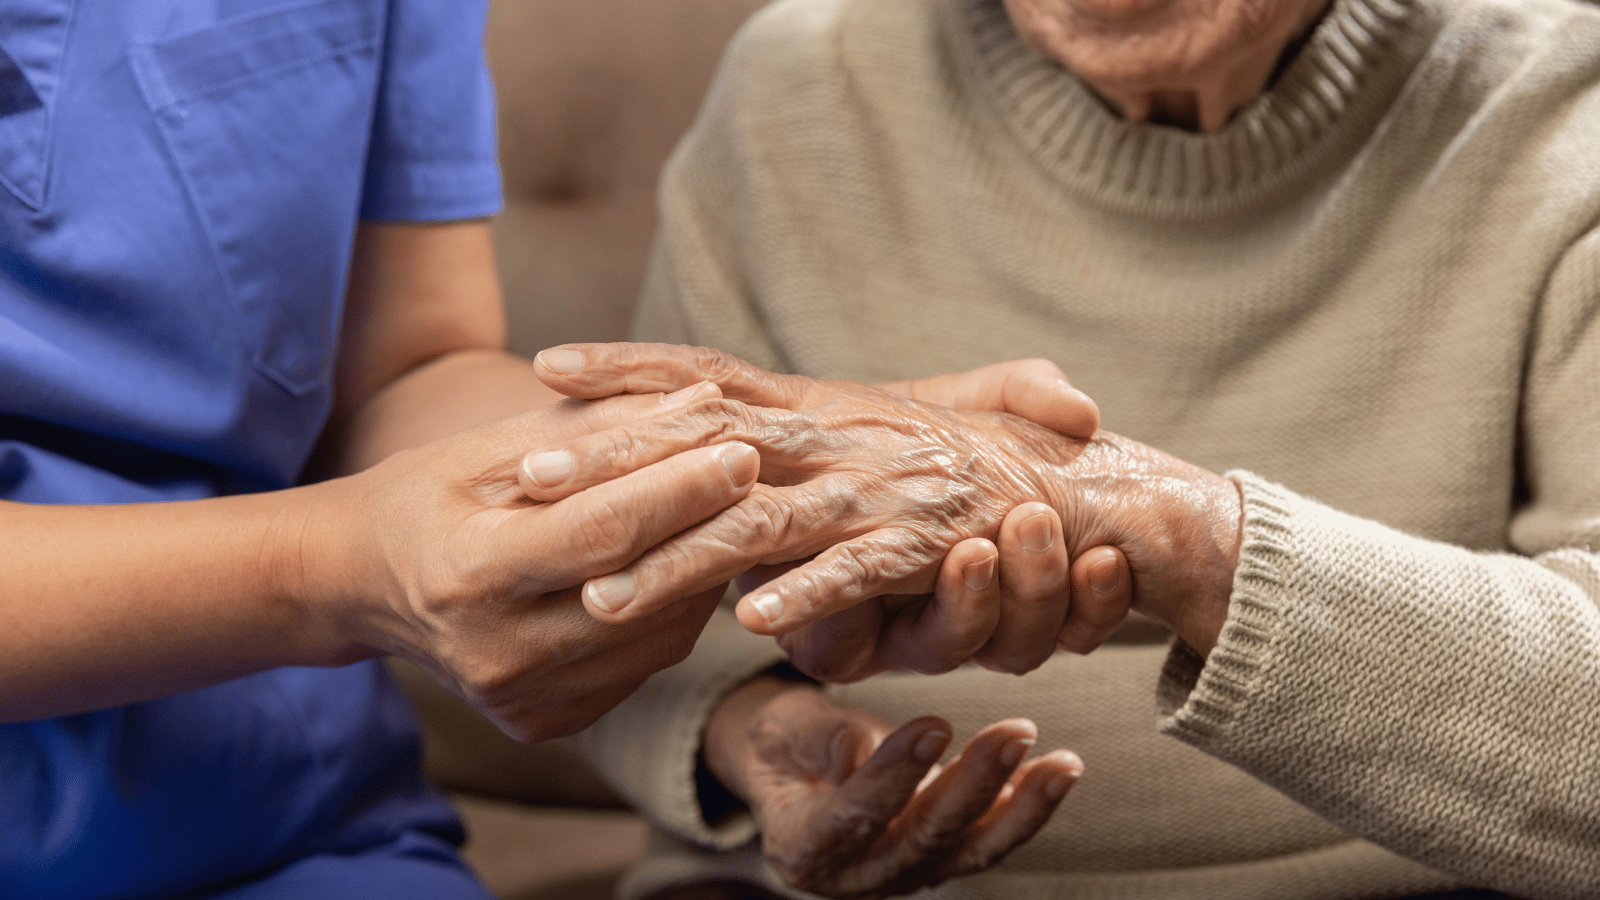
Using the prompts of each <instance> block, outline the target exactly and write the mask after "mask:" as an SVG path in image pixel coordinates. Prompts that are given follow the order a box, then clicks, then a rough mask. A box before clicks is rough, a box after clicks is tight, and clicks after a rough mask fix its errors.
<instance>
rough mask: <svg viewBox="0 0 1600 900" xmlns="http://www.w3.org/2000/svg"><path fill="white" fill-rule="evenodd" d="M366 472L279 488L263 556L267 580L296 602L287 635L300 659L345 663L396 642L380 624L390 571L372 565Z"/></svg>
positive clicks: (388, 649)
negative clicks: (382, 574)
mask: <svg viewBox="0 0 1600 900" xmlns="http://www.w3.org/2000/svg"><path fill="white" fill-rule="evenodd" d="M366 480H369V479H368V477H367V476H365V475H353V476H346V477H344V478H336V479H331V480H328V481H322V482H318V483H316V484H312V485H306V486H303V487H297V488H292V489H290V490H287V491H282V492H280V497H281V499H282V501H283V503H282V504H281V507H280V509H279V511H278V513H277V515H276V516H275V518H274V521H273V523H272V526H271V529H270V532H269V535H268V537H267V538H266V539H265V540H264V541H263V552H262V556H263V558H264V559H266V560H270V562H269V563H268V565H269V566H270V568H269V572H268V579H267V583H268V584H269V585H271V590H272V591H273V593H274V594H275V596H276V597H277V598H278V599H279V602H281V603H284V604H286V605H288V606H289V607H291V608H292V609H293V610H294V613H293V616H292V618H293V621H294V622H295V623H296V624H295V627H294V629H293V630H292V632H291V633H290V634H289V635H288V637H287V640H288V642H289V644H290V645H291V646H290V648H289V650H290V652H291V653H293V654H294V656H295V657H296V658H297V659H298V661H299V662H300V664H303V665H313V666H342V665H348V664H350V663H352V662H357V661H359V660H362V659H368V658H371V657H374V656H378V655H382V654H385V653H393V652H395V650H396V649H397V648H395V647H391V646H388V644H389V643H390V642H388V641H386V640H385V639H384V638H383V637H382V635H383V633H384V631H385V629H382V628H379V627H375V626H374V621H375V619H376V618H377V615H376V613H375V610H376V609H377V608H378V607H379V606H381V605H382V604H381V603H380V602H379V601H378V600H377V597H378V595H379V593H380V590H381V586H382V585H383V584H384V583H385V580H384V579H381V578H379V577H378V576H377V573H375V572H374V571H373V567H372V562H371V561H372V558H373V557H374V555H375V553H374V551H373V550H372V547H371V545H372V543H373V541H372V528H373V524H372V520H371V516H370V514H369V513H368V512H367V511H366V510H365V508H364V507H365V504H364V503H363V502H362V501H363V494H364V491H365V488H366V487H367V486H366V485H365V484H363V482H364V481H366Z"/></svg>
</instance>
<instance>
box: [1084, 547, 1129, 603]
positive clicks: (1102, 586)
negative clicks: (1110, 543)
mask: <svg viewBox="0 0 1600 900" xmlns="http://www.w3.org/2000/svg"><path fill="white" fill-rule="evenodd" d="M1121 586H1122V566H1121V565H1120V564H1118V563H1117V558H1116V557H1115V556H1111V555H1107V556H1106V557H1105V558H1103V559H1101V560H1100V561H1099V562H1097V563H1094V564H1092V565H1090V566H1089V587H1091V588H1093V589H1094V591H1095V593H1097V594H1110V593H1114V592H1115V591H1116V590H1117V588H1118V587H1121Z"/></svg>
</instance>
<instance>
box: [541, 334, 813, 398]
mask: <svg viewBox="0 0 1600 900" xmlns="http://www.w3.org/2000/svg"><path fill="white" fill-rule="evenodd" d="M534 370H535V372H536V373H537V374H538V376H539V380H540V381H543V382H544V383H545V385H546V386H548V387H549V388H550V389H552V390H555V391H559V392H561V393H563V394H566V395H567V396H569V397H579V398H582V399H586V400H588V399H595V398H599V397H609V396H612V395H613V394H647V393H652V392H655V391H676V390H679V389H682V388H685V387H688V386H689V385H692V384H695V383H697V382H701V381H710V382H714V383H715V384H717V385H718V386H719V387H720V388H721V389H722V391H723V393H724V394H726V395H727V396H729V397H732V398H734V399H737V400H743V401H746V402H748V403H755V404H757V405H760V406H775V407H781V408H783V409H795V408H798V407H799V406H801V405H803V404H804V402H805V400H806V397H807V396H808V395H809V392H810V390H811V387H812V385H815V384H816V382H814V381H812V380H811V379H809V378H801V377H798V376H792V375H779V374H777V373H774V372H769V371H767V370H766V369H763V368H761V367H759V366H755V365H752V364H750V363H747V362H745V361H744V360H742V359H739V358H738V357H736V356H733V355H730V354H727V353H723V352H722V351H720V350H713V349H710V348H708V347H689V346H681V345H677V344H628V343H616V344H563V345H561V346H559V347H551V348H549V349H547V350H543V351H540V353H539V355H538V356H536V357H534Z"/></svg>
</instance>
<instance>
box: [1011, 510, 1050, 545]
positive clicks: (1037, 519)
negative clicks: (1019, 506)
mask: <svg viewBox="0 0 1600 900" xmlns="http://www.w3.org/2000/svg"><path fill="white" fill-rule="evenodd" d="M1055 531H1056V530H1055V529H1054V528H1052V527H1051V526H1050V516H1049V515H1047V514H1045V513H1039V514H1038V515H1034V516H1029V517H1028V520H1027V521H1026V522H1023V523H1022V527H1021V528H1019V529H1018V530H1017V536H1018V537H1019V538H1021V539H1022V549H1024V550H1027V551H1028V552H1030V553H1043V552H1045V551H1046V550H1049V549H1050V548H1051V547H1054V546H1055V544H1056V534H1055Z"/></svg>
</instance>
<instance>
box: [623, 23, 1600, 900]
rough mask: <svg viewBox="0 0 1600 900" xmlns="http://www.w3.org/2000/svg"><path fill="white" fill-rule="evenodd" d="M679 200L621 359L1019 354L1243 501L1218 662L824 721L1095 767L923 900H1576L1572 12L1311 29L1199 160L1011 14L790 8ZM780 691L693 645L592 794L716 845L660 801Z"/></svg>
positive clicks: (1006, 685)
mask: <svg viewBox="0 0 1600 900" xmlns="http://www.w3.org/2000/svg"><path fill="white" fill-rule="evenodd" d="M662 200H663V216H664V220H663V232H662V235H661V238H660V241H659V244H658V248H657V254H656V258H655V260H654V264H653V268H652V273H651V278H650V282H649V285H648V287H647V290H646V296H645V298H644V304H643V307H642V310H641V312H640V316H639V319H638V325H637V336H638V337H640V338H641V339H650V340H668V341H680V342H686V343H698V344H708V345H713V346H717V347H721V348H723V349H726V350H729V351H732V352H734V353H736V354H739V355H741V356H744V357H746V358H748V359H751V360H753V361H754V362H757V363H759V364H762V365H765V366H769V367H773V368H778V369H782V370H788V371H795V372H801V373H805V374H808V375H815V376H826V377H834V378H851V379H859V380H864V381H878V380H888V379H899V378H905V377H911V376H921V375H930V374H935V373H940V372H949V371H956V370H964V369H969V368H972V367H976V366H979V365H983V364H986V363H990V362H994V361H997V360H1002V359H1012V358H1018V357H1028V356H1042V357H1047V358H1050V359H1053V360H1055V361H1056V362H1057V363H1059V364H1060V365H1061V367H1062V368H1063V369H1064V370H1065V371H1066V372H1067V373H1068V375H1069V376H1070V377H1071V378H1072V379H1073V381H1074V383H1075V384H1076V385H1077V386H1079V387H1081V388H1083V389H1084V390H1086V391H1087V392H1088V393H1089V394H1090V395H1091V396H1093V397H1095V398H1096V400H1097V401H1098V402H1099V404H1100V407H1101V409H1102V411H1103V415H1104V425H1105V427H1106V428H1107V429H1109V430H1112V431H1116V432H1119V433H1122V434H1125V435H1128V436H1131V437H1134V438H1137V439H1139V440H1142V441H1145V442H1147V443H1149V444H1152V445H1154V446H1157V447H1160V448H1162V449H1164V450H1167V451H1169V452H1172V453H1174V454H1176V455H1178V456H1180V457H1182V458H1185V459H1187V460H1189V461H1191V462H1194V463H1197V464H1200V465H1203V466H1207V467H1211V468H1213V469H1215V470H1217V471H1225V470H1231V471H1232V472H1233V473H1234V477H1235V478H1237V479H1238V480H1239V481H1240V483H1241V485H1242V487H1243V490H1244V496H1245V499H1246V522H1245V545H1244V550H1243V558H1242V560H1241V563H1240V567H1239V571H1238V576H1237V579H1236V581H1235V590H1234V595H1233V600H1232V607H1231V610H1232V611H1231V614H1230V619H1229V621H1228V624H1227V626H1226V627H1225V629H1224V631H1223V634H1222V638H1221V642H1220V644H1219V646H1218V648H1217V650H1216V652H1215V653H1214V654H1213V655H1212V657H1211V659H1210V661H1209V662H1208V663H1202V662H1201V661H1200V660H1198V659H1197V658H1195V657H1193V656H1192V655H1190V654H1188V653H1187V652H1185V651H1184V649H1183V648H1182V647H1178V648H1175V649H1174V650H1173V651H1172V652H1170V654H1169V652H1168V650H1167V648H1166V647H1164V646H1127V645H1124V646H1114V647H1110V648H1106V649H1104V650H1102V651H1100V652H1098V653H1096V654H1094V655H1092V656H1090V657H1087V658H1078V657H1069V656H1065V655H1058V657H1057V658H1056V659H1055V660H1053V661H1052V662H1051V663H1050V664H1048V665H1047V666H1046V667H1045V668H1043V669H1041V670H1039V671H1037V672H1035V673H1032V674H1030V675H1027V676H1025V677H1023V678H1020V679H1017V678H1010V677H1006V676H998V675H993V674H990V673H986V672H981V671H973V670H961V671H958V672H956V673H952V674H950V675H948V676H941V677H937V678H924V677H919V676H899V675H891V676H885V677H880V678H876V679H871V680H869V681H867V682H865V683H863V684H860V685H854V686H850V687H848V688H840V689H838V690H836V691H835V697H836V698H837V699H839V700H840V701H841V702H845V703H855V704H861V705H864V706H868V707H870V708H873V709H875V710H878V711H879V712H880V713H881V714H882V715H884V716H885V718H888V719H890V720H894V721H900V720H904V719H906V718H910V717H912V716H914V715H918V714H923V713H929V712H933V713H938V714H942V715H946V716H948V717H950V718H951V719H952V720H953V721H955V723H956V725H957V729H958V737H961V736H962V735H964V734H968V733H970V731H971V730H972V729H975V728H976V727H977V726H978V725H979V724H981V723H982V722H986V721H989V720H991V719H994V718H998V717H1000V716H1004V715H1018V714H1020V715H1029V716H1032V717H1034V718H1035V719H1036V720H1037V721H1038V722H1039V724H1040V726H1041V732H1042V740H1041V747H1046V746H1053V745H1064V746H1068V747H1072V748H1074V749H1076V750H1078V751H1079V752H1080V753H1081V754H1082V756H1083V757H1084V759H1085V761H1086V764H1087V774H1086V775H1085V777H1084V779H1083V781H1082V782H1081V784H1080V785H1079V786H1078V787H1077V788H1075V789H1074V791H1073V793H1072V794H1071V795H1070V796H1069V798H1068V801H1067V802H1066V803H1065V804H1064V806H1063V807H1062V809H1061V811H1060V812H1059V813H1058V814H1057V816H1056V821H1055V822H1053V823H1052V824H1051V826H1050V827H1049V828H1048V829H1047V830H1046V832H1045V833H1043V834H1042V835H1041V836H1040V837H1039V838H1038V839H1036V840H1035V841H1034V842H1032V843H1031V844H1029V845H1028V846H1026V847H1024V848H1022V849H1021V850H1019V851H1018V852H1017V853H1015V854H1014V855H1013V856H1012V857H1011V858H1010V859H1009V860H1008V861H1007V862H1006V864H1005V865H1004V866H1003V867H1001V868H1000V869H997V870H996V871H994V872H992V873H989V874H985V875H982V876H978V877H975V878H972V879H966V880H963V881H961V882H958V883H955V884H952V885H947V886H945V887H944V888H942V889H941V890H940V892H939V895H940V896H948V897H988V898H1006V900H1015V898H1024V900H1025V898H1032V897H1041V898H1042V897H1112V896H1115V897H1132V898H1157V897H1162V898H1167V897H1171V898H1179V897H1182V898H1201V897H1217V898H1232V900H1237V898H1254V897H1259V898H1272V900H1294V898H1362V897H1380V896H1381V897H1392V896H1406V895H1416V894H1423V893H1428V892H1432V891H1440V890H1446V889H1449V888H1451V887H1453V886H1459V885H1463V884H1473V885H1484V886H1491V887H1495V888H1498V889H1500V890H1505V891H1510V892H1514V893H1520V894H1526V895H1529V896H1536V897H1571V898H1577V897H1597V896H1600V737H1597V735H1600V610H1597V603H1600V558H1597V556H1596V554H1595V553H1593V552H1591V548H1600V235H1597V234H1595V233H1593V232H1592V231H1591V229H1593V228H1594V227H1595V225H1596V219H1597V216H1600V12H1597V11H1596V10H1594V9H1592V8H1589V7H1585V6H1583V5H1581V4H1577V3H1573V2H1568V0H1436V2H1432V0H1416V2H1406V0H1336V2H1335V4H1334V6H1333V8H1332V10H1331V11H1330V13H1329V15H1328V17H1327V18H1326V19H1325V20H1324V21H1323V22H1322V23H1321V25H1320V26H1319V27H1318V29H1317V31H1316V32H1315V34H1314V35H1313V37H1312V38H1311V40H1310V42H1309V43H1308V44H1307V45H1306V46H1305V47H1303V48H1302V49H1301V51H1300V52H1299V53H1298V55H1297V56H1296V57H1295V59H1294V61H1293V62H1292V63H1291V65H1290V66H1289V67H1288V69H1287V70H1286V71H1285V72H1284V73H1283V75H1282V76H1281V77H1280V78H1279V80H1278V81H1277V83H1276V84H1275V85H1274V86H1273V88H1272V90H1271V91H1270V92H1269V93H1268V94H1267V95H1265V96H1263V97H1261V98H1260V99H1259V100H1258V101H1257V102H1255V103H1254V104H1253V105H1252V106H1250V107H1249V108H1247V109H1246V110H1244V111H1243V112H1242V113H1241V114H1240V115H1239V116H1238V117H1237V118H1236V119H1235V121H1234V122H1232V123H1231V124H1230V125H1229V127H1228V128H1227V129H1226V130H1225V131H1224V132H1222V133H1220V134H1216V135H1195V134H1188V133H1183V132H1178V131H1175V130H1171V129H1167V128H1162V127H1151V126H1135V125H1130V124H1127V123H1125V122H1123V121H1121V120H1119V119H1117V118H1115V117H1114V116H1112V115H1110V114H1109V113H1107V111H1106V110H1105V109H1104V108H1103V107H1102V106H1101V105H1100V104H1099V102H1098V101H1097V100H1096V99H1095V98H1094V97H1093V96H1092V95H1091V94H1089V93H1088V92H1087V91H1086V89H1085V88H1084V87H1083V86H1082V85H1081V84H1080V83H1079V82H1077V81H1076V80H1075V79H1074V78H1073V77H1072V76H1070V75H1069V74H1067V73H1065V72H1063V71H1061V70H1060V69H1059V68H1058V67H1056V66H1055V65H1053V64H1051V63H1050V62H1048V61H1046V60H1045V59H1043V58H1041V57H1039V56H1037V55H1036V54H1034V53H1032V52H1031V51H1029V50H1028V49H1027V48H1026V47H1025V46H1024V45H1023V44H1022V43H1021V42H1020V41H1019V39H1018V38H1017V36H1016V34H1015V33H1014V32H1013V30H1012V29H1011V27H1010V25H1009V23H1008V21H1007V19H1006V17H1005V15H1004V13H1003V10H1002V8H1001V5H1000V3H999V2H998V0H779V2H777V3H775V4H773V5H772V6H771V7H769V8H768V9H766V10H765V11H764V12H763V13H761V14H760V15H758V16H757V18H756V19H754V20H753V21H752V22H751V23H750V25H749V26H748V28H747V29H746V30H745V32H744V33H743V34H742V36H741V37H740V38H739V39H738V40H737V41H736V42H735V45H734V46H733V48H732V49H731V51H730V55H729V57H728V59H727V60H726V62H725V66H724V69H723V71H722V73H721V75H720V77H719V78H718V80H717V82H716V85H715V87H714V88H713V90H712V93H711V96H710V98H709V100H708V105H707V108H706V110H705V112H704V114H703V115H702V117H701V119H700V121H699V123H698V125H697V126H696V128H695V129H694V130H693V131H692V132H691V134H690V135H689V137H688V138H687V139H686V142H685V143H684V145H683V146H682V147H681V148H680V150H679V152H678V154H677V155H676V156H675V158H674V161H673V163H672V164H671V166H670V169H669V172H668V175H667V178H666V181H665V183H664V186H663V192H662ZM1313 498H1314V499H1313ZM772 658H773V653H772V650H771V647H770V644H767V643H765V642H762V641H759V640H754V639H751V638H749V637H748V636H740V635H739V634H737V633H735V632H733V631H717V632H714V633H713V635H712V636H711V637H710V638H708V639H707V640H705V641H702V647H701V649H700V650H699V651H697V654H696V657H694V658H692V659H691V660H690V661H689V662H688V663H686V664H685V665H684V666H683V667H680V668H679V669H678V670H674V671H671V672H669V673H666V674H664V675H663V676H661V677H658V678H657V679H656V680H655V681H653V682H652V684H651V685H650V686H649V687H648V688H647V689H646V692H645V693H643V694H641V695H640V697H639V698H636V700H635V701H634V702H632V703H630V704H628V705H626V706H624V707H623V708H621V709H619V710H618V711H617V713H615V714H614V715H613V716H612V717H610V718H609V719H608V720H606V722H604V723H602V725H601V726H600V728H599V729H598V730H597V731H596V732H595V734H594V736H592V740H594V742H595V743H596V744H598V743H599V741H600V740H603V739H604V737H605V735H606V734H608V733H609V734H611V735H613V737H617V736H618V732H619V731H624V730H625V731H626V732H627V733H628V735H629V737H630V738H631V739H632V740H633V741H635V742H636V743H633V744H632V745H629V744H628V743H627V741H623V740H615V739H614V740H612V741H610V742H609V744H608V746H609V747H610V749H609V750H608V751H602V752H601V753H600V756H599V758H600V759H601V761H602V764H603V765H604V766H605V767H607V768H608V770H609V772H610V774H611V776H612V777H613V778H614V779H615V780H616V781H617V782H618V784H619V785H620V786H622V787H623V788H624V790H626V791H628V792H629V793H630V794H631V795H632V796H634V797H635V798H636V799H638V800H639V802H640V803H641V804H643V805H644V806H646V807H647V808H648V809H649V810H650V811H651V813H652V814H653V815H655V816H656V817H657V818H658V820H659V821H661V822H662V823H663V825H664V826H666V827H667V828H668V829H670V830H672V831H674V832H676V833H677V834H679V835H681V836H683V837H685V838H687V839H689V840H693V841H698V842H701V843H705V844H710V845H717V844H718V843H719V842H720V843H721V844H724V845H726V844H728V843H731V842H735V841H737V840H739V839H740V838H742V837H744V836H745V835H747V834H748V830H745V831H740V826H739V825H738V824H737V823H735V824H733V825H729V826H726V827H723V828H721V829H713V828H709V827H708V826H707V825H706V824H705V823H704V822H702V821H700V818H699V816H698V811H697V808H696V807H695V806H694V802H693V790H692V783H691V782H690V781H689V780H688V778H689V775H690V773H691V771H692V765H693V758H692V754H693V749H694V743H695V741H696V740H697V739H698V727H699V721H700V719H699V717H700V716H701V715H703V710H704V709H705V708H706V707H707V706H709V704H710V703H711V702H712V700H714V698H715V696H716V695H717V693H718V692H719V691H721V690H723V689H725V687H726V686H727V685H728V684H729V683H732V682H733V681H735V680H736V679H737V678H739V677H742V676H743V674H745V673H747V672H749V671H750V670H751V669H752V668H755V667H759V666H760V665H764V664H765V663H766V662H767V661H769V660H770V659H772ZM1158 725H1159V730H1160V731H1161V732H1165V735H1163V734H1160V733H1158ZM608 729H609V731H608ZM651 735H653V736H654V737H651ZM1173 737H1176V738H1178V739H1179V740H1173V739H1172V738H1173ZM630 746H631V749H629V747H630ZM745 827H746V829H747V827H748V826H745ZM1353 835H1359V836H1360V838H1357V837H1354V836H1353ZM707 866H722V867H725V868H727V869H728V870H730V871H744V872H746V873H750V874H752V875H754V874H758V867H757V866H755V865H754V864H753V857H752V856H751V855H750V854H749V852H748V851H746V852H744V853H743V854H739V853H735V854H730V855H724V856H722V857H718V858H711V857H706V856H701V857H698V858H696V857H693V856H686V855H678V856H675V857H674V856H671V855H666V854H664V855H659V856H654V857H652V858H651V860H649V861H647V863H646V864H645V865H644V866H643V867H642V868H641V869H640V871H639V872H638V873H636V875H635V878H634V880H633V882H631V887H630V889H631V890H635V891H639V890H643V889H645V888H648V887H649V886H651V885H654V884H660V883H665V882H667V881H670V880H672V879H673V878H675V877H690V876H692V875H693V874H694V873H696V872H700V871H705V870H706V867H707ZM741 867H742V868H741Z"/></svg>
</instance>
